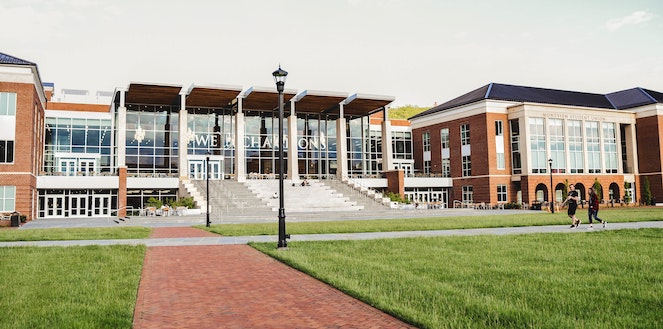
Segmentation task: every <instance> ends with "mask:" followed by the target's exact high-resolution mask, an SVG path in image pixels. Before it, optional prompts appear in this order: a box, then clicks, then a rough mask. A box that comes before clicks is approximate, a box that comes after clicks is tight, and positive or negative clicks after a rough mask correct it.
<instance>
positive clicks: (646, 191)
mask: <svg viewBox="0 0 663 329" xmlns="http://www.w3.org/2000/svg"><path fill="white" fill-rule="evenodd" d="M642 199H643V201H644V202H645V205H649V204H651V189H650V188H649V178H647V177H645V179H644V180H643V181H642Z"/></svg>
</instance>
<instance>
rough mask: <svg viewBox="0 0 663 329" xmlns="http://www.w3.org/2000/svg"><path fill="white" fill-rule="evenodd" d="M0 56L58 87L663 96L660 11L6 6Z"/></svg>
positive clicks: (444, 5) (372, 3) (429, 4)
mask: <svg viewBox="0 0 663 329" xmlns="http://www.w3.org/2000/svg"><path fill="white" fill-rule="evenodd" d="M0 31H2V33H0V52H3V53H5V54H8V55H11V56H14V57H18V58H21V59H24V60H27V61H30V62H34V63H37V65H38V67H39V72H40V75H41V78H42V80H43V81H44V82H52V83H54V84H55V92H56V95H57V93H58V92H59V91H60V90H61V89H65V88H67V89H85V90H90V91H91V92H92V93H93V92H95V91H113V90H115V89H116V88H126V87H127V86H128V85H129V83H131V82H143V83H156V84H168V85H171V84H174V85H182V86H184V87H185V88H188V87H189V86H190V85H191V84H196V85H202V86H218V85H221V86H223V85H226V86H241V87H243V88H248V87H251V86H257V87H274V80H273V77H272V75H271V74H272V72H273V71H274V70H276V69H277V68H278V67H279V65H280V66H281V67H282V68H283V69H284V70H286V71H288V73H289V74H288V78H287V81H286V88H287V89H293V90H297V91H303V90H307V89H308V90H322V91H331V92H340V93H348V94H349V95H352V94H354V93H359V94H371V95H384V96H393V97H395V99H396V100H395V101H394V103H393V104H392V107H393V106H403V105H415V106H422V107H428V106H433V105H435V104H440V103H443V102H446V101H448V100H450V99H453V98H455V97H457V96H460V95H462V94H464V93H467V92H469V91H472V90H474V89H477V88H479V87H481V86H484V85H486V84H489V83H491V82H496V83H504V84H513V85H523V86H531V87H542V88H552V89H562V90H573V91H582V92H590V93H600V94H605V93H611V92H615V91H619V90H624V89H629V88H634V87H642V88H646V89H651V90H655V91H659V92H663V1H660V0H629V1H613V0H556V1H543V0H502V1H488V0H477V1H469V0H468V1H460V0H453V1H446V0H382V1H380V0H307V1H304V0H298V1H294V0H235V1H226V0H216V1H213V0H209V1H203V0H188V1H184V0H179V1H172V0H2V1H1V2H0Z"/></svg>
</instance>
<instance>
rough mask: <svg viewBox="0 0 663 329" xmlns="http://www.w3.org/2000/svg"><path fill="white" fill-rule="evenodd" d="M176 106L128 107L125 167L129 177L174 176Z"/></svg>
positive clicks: (176, 128)
mask: <svg viewBox="0 0 663 329" xmlns="http://www.w3.org/2000/svg"><path fill="white" fill-rule="evenodd" d="M178 111H179V107H172V106H156V105H128V106H127V127H126V141H125V145H126V164H127V172H128V173H129V174H134V175H136V174H139V175H141V176H142V175H147V176H149V175H153V176H173V177H177V175H178V171H179V168H178V167H179V163H178V151H179V145H178V143H179V142H178V136H179V132H178V131H179V113H178Z"/></svg>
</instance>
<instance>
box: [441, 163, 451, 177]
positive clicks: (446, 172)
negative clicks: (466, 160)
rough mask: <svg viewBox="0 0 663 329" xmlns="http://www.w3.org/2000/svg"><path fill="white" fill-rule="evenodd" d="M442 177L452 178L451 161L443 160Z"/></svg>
mask: <svg viewBox="0 0 663 329" xmlns="http://www.w3.org/2000/svg"><path fill="white" fill-rule="evenodd" d="M442 177H451V160H450V159H442Z"/></svg>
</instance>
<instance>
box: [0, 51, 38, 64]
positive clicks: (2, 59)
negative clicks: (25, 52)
mask: <svg viewBox="0 0 663 329" xmlns="http://www.w3.org/2000/svg"><path fill="white" fill-rule="evenodd" d="M0 64H14V65H33V66H37V64H35V63H32V62H28V61H26V60H23V59H20V58H17V57H14V56H10V55H7V54H5V53H0Z"/></svg>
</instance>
